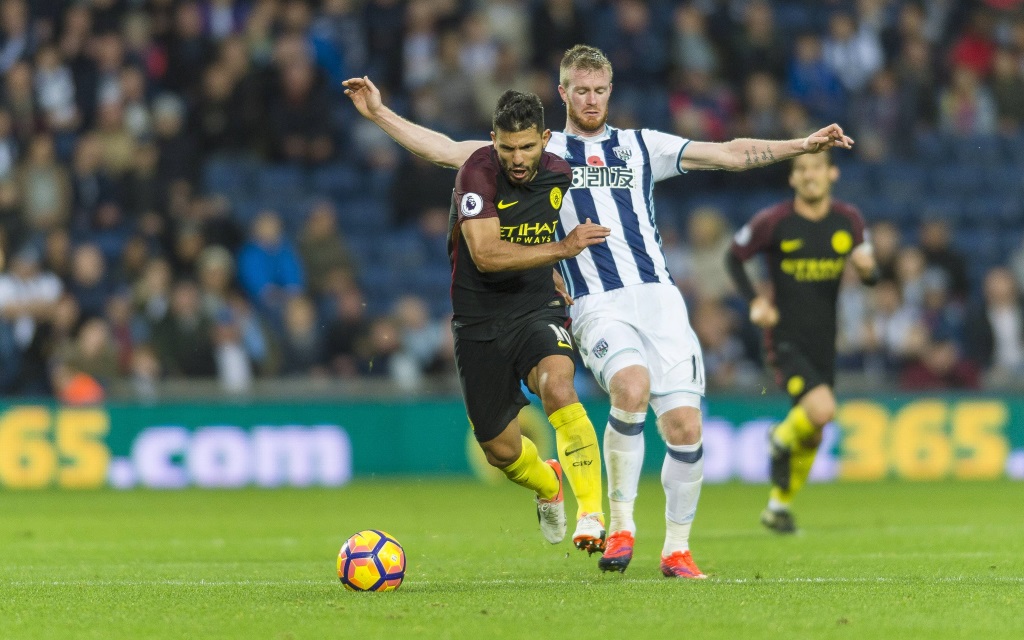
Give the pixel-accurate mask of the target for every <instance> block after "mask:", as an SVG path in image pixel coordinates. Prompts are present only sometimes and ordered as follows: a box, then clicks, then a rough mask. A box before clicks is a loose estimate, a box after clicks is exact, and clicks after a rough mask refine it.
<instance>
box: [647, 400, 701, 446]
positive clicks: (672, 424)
mask: <svg viewBox="0 0 1024 640" xmlns="http://www.w3.org/2000/svg"><path fill="white" fill-rule="evenodd" d="M658 429H659V430H660V431H661V436H662V437H663V438H664V439H665V442H667V443H669V444H671V445H674V446H680V445H688V444H696V443H697V442H699V441H700V438H701V413H700V409H695V408H693V407H678V408H676V409H673V410H671V411H669V412H668V413H666V414H664V415H662V416H661V417H660V418H658Z"/></svg>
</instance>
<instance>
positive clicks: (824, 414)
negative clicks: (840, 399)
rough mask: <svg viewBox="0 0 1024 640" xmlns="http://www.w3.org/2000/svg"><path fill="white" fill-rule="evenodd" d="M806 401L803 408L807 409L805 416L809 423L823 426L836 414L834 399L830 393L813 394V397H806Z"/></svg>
mask: <svg viewBox="0 0 1024 640" xmlns="http://www.w3.org/2000/svg"><path fill="white" fill-rule="evenodd" d="M808 400H809V401H808V402H806V403H805V405H804V409H805V410H806V411H807V417H808V418H809V419H810V421H811V423H813V424H814V426H816V427H824V426H825V425H826V424H828V423H829V422H832V419H833V418H835V416H836V399H835V398H834V397H833V396H832V394H831V393H820V394H815V396H814V397H813V398H808Z"/></svg>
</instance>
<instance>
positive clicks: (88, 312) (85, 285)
mask: <svg viewBox="0 0 1024 640" xmlns="http://www.w3.org/2000/svg"><path fill="white" fill-rule="evenodd" d="M71 262H72V269H71V281H70V282H69V283H68V291H69V292H70V293H71V295H73V296H75V300H77V301H78V306H79V308H81V310H82V317H83V318H96V317H101V316H102V315H103V312H104V309H105V308H106V305H107V298H109V297H110V296H111V295H113V294H114V288H113V283H112V282H111V281H110V278H109V277H108V275H107V266H106V261H105V260H104V258H103V253H102V252H101V251H100V249H99V247H97V246H96V245H95V244H92V243H86V244H82V245H79V246H78V247H77V248H75V250H74V252H73V254H72V259H71Z"/></svg>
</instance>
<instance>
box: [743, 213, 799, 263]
mask: <svg viewBox="0 0 1024 640" xmlns="http://www.w3.org/2000/svg"><path fill="white" fill-rule="evenodd" d="M785 214H786V209H785V205H776V206H774V207H770V208H768V209H762V210H761V211H760V212H759V213H758V214H757V215H755V216H754V217H753V219H751V221H750V222H748V223H747V224H746V225H744V226H743V228H742V229H740V230H739V231H737V232H736V235H734V236H733V238H732V246H731V247H729V251H730V252H731V253H732V255H734V256H736V257H737V258H739V259H740V260H742V261H746V260H750V259H751V258H753V257H754V256H756V255H757V254H759V253H761V252H762V251H764V250H765V249H767V248H768V247H770V246H771V244H772V236H773V235H774V234H775V226H776V225H777V224H778V223H779V220H781V219H782V217H783V216H784V215H785Z"/></svg>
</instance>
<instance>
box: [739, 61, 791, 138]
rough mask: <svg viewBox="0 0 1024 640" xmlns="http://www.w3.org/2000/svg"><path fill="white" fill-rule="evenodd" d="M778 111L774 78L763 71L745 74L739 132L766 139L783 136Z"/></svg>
mask: <svg viewBox="0 0 1024 640" xmlns="http://www.w3.org/2000/svg"><path fill="white" fill-rule="evenodd" d="M780 111H781V102H780V100H779V85H778V82H776V80H775V78H773V77H772V76H771V75H769V74H768V73H765V72H763V71H759V72H754V73H751V74H750V75H749V76H747V79H746V82H745V85H744V90H743V116H742V119H741V120H740V127H739V134H740V135H742V136H747V137H750V138H761V139H766V140H773V139H778V138H783V137H785V133H784V132H783V130H782V122H781V119H780V114H779V112H780Z"/></svg>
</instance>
